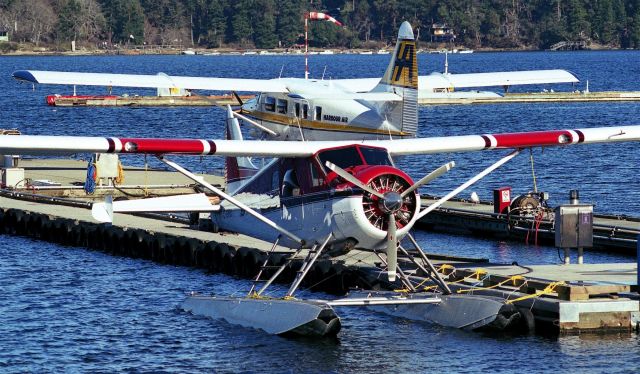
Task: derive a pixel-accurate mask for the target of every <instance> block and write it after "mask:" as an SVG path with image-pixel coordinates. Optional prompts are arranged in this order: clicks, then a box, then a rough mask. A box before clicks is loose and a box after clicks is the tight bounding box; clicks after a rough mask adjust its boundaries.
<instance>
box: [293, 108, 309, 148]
mask: <svg viewBox="0 0 640 374" xmlns="http://www.w3.org/2000/svg"><path fill="white" fill-rule="evenodd" d="M310 110H311V105H309V102H308V101H307V100H304V99H295V100H294V101H293V120H294V123H295V125H296V126H297V127H298V131H299V132H300V136H301V137H302V139H303V140H304V132H303V130H302V127H303V126H302V123H303V122H304V121H305V120H308V119H309V115H310Z"/></svg>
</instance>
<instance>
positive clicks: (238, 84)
mask: <svg viewBox="0 0 640 374" xmlns="http://www.w3.org/2000/svg"><path fill="white" fill-rule="evenodd" d="M13 77H14V78H15V79H17V80H21V81H27V82H31V83H42V84H67V85H80V86H105V87H108V86H115V87H145V88H174V87H175V88H187V89H192V90H211V91H245V92H289V90H288V89H287V84H286V82H285V81H283V80H280V79H236V78H204V77H185V76H170V75H166V74H163V73H160V74H156V75H137V74H103V73H74V72H62V71H40V70H18V71H16V72H14V73H13Z"/></svg>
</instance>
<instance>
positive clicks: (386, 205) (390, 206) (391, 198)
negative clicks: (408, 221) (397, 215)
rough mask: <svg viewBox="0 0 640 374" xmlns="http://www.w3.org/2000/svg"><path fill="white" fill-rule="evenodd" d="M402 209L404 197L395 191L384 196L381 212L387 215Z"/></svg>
mask: <svg viewBox="0 0 640 374" xmlns="http://www.w3.org/2000/svg"><path fill="white" fill-rule="evenodd" d="M400 208H402V196H400V194H399V193H397V192H395V191H390V192H387V193H385V194H384V199H381V200H380V210H382V211H383V212H385V213H392V212H395V211H397V210H399V209H400Z"/></svg>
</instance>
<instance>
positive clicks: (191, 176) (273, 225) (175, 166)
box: [156, 155, 305, 245]
mask: <svg viewBox="0 0 640 374" xmlns="http://www.w3.org/2000/svg"><path fill="white" fill-rule="evenodd" d="M156 157H157V158H158V159H159V160H160V161H162V162H163V163H165V164H167V165H169V166H170V167H172V168H173V169H175V170H176V171H178V172H179V173H180V174H182V175H184V176H185V177H187V178H189V179H191V180H193V181H194V182H196V183H198V184H200V185H202V186H204V187H206V188H208V189H209V190H211V192H213V193H215V194H216V195H218V196H220V197H221V198H223V199H225V200H227V201H229V202H230V203H231V204H233V205H235V206H237V207H238V208H240V209H242V210H244V211H245V212H247V213H249V214H250V215H252V216H253V217H255V218H257V219H259V220H260V221H262V222H264V223H265V224H267V225H268V226H269V227H271V228H273V229H274V230H276V231H278V232H279V233H281V234H283V235H285V236H287V237H289V238H291V239H292V240H293V241H296V242H298V243H300V244H301V245H304V244H305V242H304V240H302V239H300V238H299V237H298V236H297V235H295V234H293V233H292V232H290V231H289V230H287V229H285V228H284V227H281V226H279V225H278V224H276V223H275V222H273V221H272V220H270V219H269V218H267V217H265V216H263V215H262V214H260V213H258V212H256V211H255V210H253V209H252V208H250V207H249V206H248V205H246V204H244V203H243V202H241V201H239V200H237V199H235V198H233V197H231V196H230V195H228V194H226V193H224V192H222V190H220V189H218V188H216V187H214V186H212V185H211V184H210V183H208V182H206V181H204V180H203V179H201V178H198V176H196V175H195V174H193V173H192V172H190V171H188V170H187V169H185V168H183V167H182V166H180V165H178V164H176V163H175V162H172V161H169V160H167V159H165V158H164V157H163V156H161V155H157V156H156Z"/></svg>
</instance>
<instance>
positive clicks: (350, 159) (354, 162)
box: [318, 146, 393, 173]
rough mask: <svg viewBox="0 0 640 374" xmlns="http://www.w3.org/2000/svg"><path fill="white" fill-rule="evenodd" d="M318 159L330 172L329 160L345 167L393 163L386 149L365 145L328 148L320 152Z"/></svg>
mask: <svg viewBox="0 0 640 374" xmlns="http://www.w3.org/2000/svg"><path fill="white" fill-rule="evenodd" d="M363 158H364V159H363ZM318 159H319V161H320V164H321V165H322V167H323V168H324V171H325V172H327V173H329V172H330V170H328V169H327V166H326V162H327V161H330V162H331V163H333V164H336V165H338V166H340V167H341V168H343V169H344V168H348V167H350V166H358V165H393V164H392V162H391V159H390V158H389V154H388V153H387V151H386V150H385V149H381V148H369V147H363V146H351V147H346V148H338V149H328V150H325V151H322V152H320V153H319V154H318Z"/></svg>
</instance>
